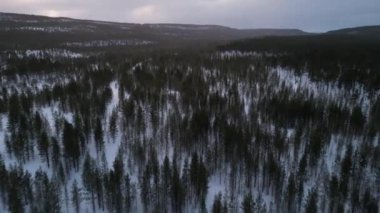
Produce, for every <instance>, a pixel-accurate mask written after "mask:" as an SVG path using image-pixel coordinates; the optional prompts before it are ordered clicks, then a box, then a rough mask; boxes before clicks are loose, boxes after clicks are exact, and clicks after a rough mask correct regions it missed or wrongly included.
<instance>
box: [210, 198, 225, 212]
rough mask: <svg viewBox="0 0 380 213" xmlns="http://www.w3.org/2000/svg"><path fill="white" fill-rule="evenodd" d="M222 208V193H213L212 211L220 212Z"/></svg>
mask: <svg viewBox="0 0 380 213" xmlns="http://www.w3.org/2000/svg"><path fill="white" fill-rule="evenodd" d="M222 210H223V204H222V194H221V193H218V194H217V195H215V198H214V203H213V204H212V213H222Z"/></svg>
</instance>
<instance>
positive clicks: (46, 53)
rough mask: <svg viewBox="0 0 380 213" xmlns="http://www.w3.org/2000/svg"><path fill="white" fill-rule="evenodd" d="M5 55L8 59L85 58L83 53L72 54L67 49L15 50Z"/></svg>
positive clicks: (6, 52)
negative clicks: (14, 56)
mask: <svg viewBox="0 0 380 213" xmlns="http://www.w3.org/2000/svg"><path fill="white" fill-rule="evenodd" d="M3 54H6V55H7V57H8V58H10V57H12V56H13V55H16V57H18V58H20V59H22V58H26V57H29V58H36V59H45V58H49V59H59V58H69V59H70V58H71V59H76V58H82V57H84V55H83V54H81V53H76V52H72V51H70V50H66V49H56V48H53V49H34V50H14V51H5V52H3Z"/></svg>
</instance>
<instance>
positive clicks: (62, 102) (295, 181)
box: [0, 37, 380, 213]
mask: <svg viewBox="0 0 380 213" xmlns="http://www.w3.org/2000/svg"><path fill="white" fill-rule="evenodd" d="M302 38H303V37H300V38H298V39H296V38H294V37H292V39H290V38H285V39H284V40H282V39H283V38H266V39H253V40H242V41H239V42H233V43H229V44H225V45H220V46H218V47H215V48H214V47H213V48H205V49H204V50H197V51H195V50H187V49H186V48H182V49H181V48H178V49H165V50H162V49H149V50H146V51H136V52H123V51H120V50H119V49H117V50H115V49H113V50H112V51H111V50H109V51H98V50H93V49H92V50H88V49H87V50H86V51H81V50H80V49H75V48H74V49H70V50H68V49H62V48H46V49H43V48H41V49H34V50H28V49H15V50H9V49H8V50H3V51H2V52H1V53H0V89H1V91H0V211H1V212H14V213H18V212H31V213H33V212H36V213H37V212H46V213H51V212H68V213H71V212H76V213H79V212H175V213H180V212H212V213H227V212H232V213H235V212H244V213H252V212H255V213H256V212H259V213H265V212H281V213H282V212H285V213H286V212H289V213H290V212H307V213H317V212H339V213H340V212H342V213H343V212H368V213H377V212H378V211H379V205H380V201H379V200H380V72H379V71H380V62H379V61H378V56H379V54H380V45H379V44H380V43H379V42H378V43H375V44H373V43H371V44H367V43H365V42H364V43H363V42H361V40H360V42H359V41H358V42H356V43H355V41H356V40H355V41H351V40H350V41H349V42H354V44H353V45H350V48H348V49H347V48H345V47H346V46H345V45H347V42H346V41H342V40H341V39H339V41H342V42H339V41H337V40H335V38H332V39H331V40H329V39H325V40H324V39H323V38H320V37H315V38H314V39H310V40H309V39H306V41H305V40H303V39H302ZM329 38H330V37H329ZM287 39H289V40H287ZM315 39H318V42H316V41H314V40H315ZM290 40H291V41H290ZM322 41H323V42H322ZM289 42H293V44H291V45H285V44H289ZM371 42H372V41H371ZM91 44H92V43H86V45H87V46H88V45H89V46H91ZM138 44H143V45H151V43H149V42H145V43H144V42H142V43H137V44H136V45H138ZM309 44H314V45H311V46H309ZM86 45H83V46H86ZM112 45H117V43H115V44H113V43H112ZM123 45H125V44H124V43H123ZM79 46H80V47H76V48H88V47H83V46H82V45H79ZM273 46H275V48H273ZM289 46H291V48H289ZM102 47H103V46H102Z"/></svg>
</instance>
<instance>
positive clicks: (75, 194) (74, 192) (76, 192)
mask: <svg viewBox="0 0 380 213" xmlns="http://www.w3.org/2000/svg"><path fill="white" fill-rule="evenodd" d="M71 202H72V203H73V206H74V208H75V211H76V212H77V213H79V212H80V204H81V202H82V198H81V195H80V189H79V188H78V183H77V181H76V180H74V183H73V185H72V188H71Z"/></svg>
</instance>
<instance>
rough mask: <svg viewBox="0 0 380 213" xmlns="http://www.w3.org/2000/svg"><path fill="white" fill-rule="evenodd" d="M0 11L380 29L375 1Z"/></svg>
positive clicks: (36, 1)
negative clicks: (379, 27)
mask: <svg viewBox="0 0 380 213" xmlns="http://www.w3.org/2000/svg"><path fill="white" fill-rule="evenodd" d="M1 1H2V3H1V4H0V10H1V11H3V12H18V13H28V14H42V15H58V16H69V17H73V18H85V19H98V20H107V21H120V22H139V23H147V22H149V23H163V22H165V23H194V24H219V25H226V26H231V27H237V28H300V29H303V30H309V31H326V30H330V29H336V28H342V27H351V26H360V25H375V24H380V1H378V0H363V1H356V0H319V1H312V0H191V1H178V0H176V1H175V0H138V1H137V0H134V1H131V0H96V1H94V0H80V1H79V0H1Z"/></svg>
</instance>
